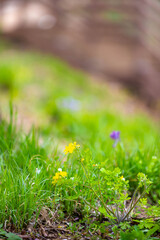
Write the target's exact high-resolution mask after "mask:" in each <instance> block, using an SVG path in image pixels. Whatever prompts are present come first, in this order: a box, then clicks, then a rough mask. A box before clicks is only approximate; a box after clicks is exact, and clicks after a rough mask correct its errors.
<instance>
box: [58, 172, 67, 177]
mask: <svg viewBox="0 0 160 240" xmlns="http://www.w3.org/2000/svg"><path fill="white" fill-rule="evenodd" d="M59 174H60V175H61V176H62V177H66V176H67V172H64V171H62V172H60V173H59Z"/></svg>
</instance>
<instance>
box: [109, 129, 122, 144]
mask: <svg viewBox="0 0 160 240" xmlns="http://www.w3.org/2000/svg"><path fill="white" fill-rule="evenodd" d="M110 138H112V139H113V140H114V141H115V142H114V144H113V147H116V145H117V143H118V141H119V140H120V131H113V132H112V133H111V134H110Z"/></svg>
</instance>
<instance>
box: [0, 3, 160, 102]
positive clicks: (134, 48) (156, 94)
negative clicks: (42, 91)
mask: <svg viewBox="0 0 160 240" xmlns="http://www.w3.org/2000/svg"><path fill="white" fill-rule="evenodd" d="M159 16H160V2H159V1H158V0H153V1H150V0H134V1H133V0H37V1H36V0H1V1H0V32H1V37H5V38H8V39H10V40H12V41H13V42H14V43H15V44H16V45H17V46H18V47H22V48H24V49H26V48H28V47H29V48H32V49H36V50H41V51H43V52H47V53H50V54H54V55H55V56H58V57H60V58H62V59H64V60H65V61H67V62H69V64H71V65H73V66H75V67H76V68H80V69H82V70H85V71H87V72H89V73H91V74H94V75H96V76H97V75H98V76H100V77H102V78H103V79H105V80H107V81H111V82H118V83H120V84H122V85H124V86H125V87H127V88H128V89H129V90H131V91H132V92H133V93H134V94H136V95H137V96H139V97H140V98H141V99H143V100H144V101H145V102H146V103H147V105H149V106H151V107H159V104H160V18H159Z"/></svg>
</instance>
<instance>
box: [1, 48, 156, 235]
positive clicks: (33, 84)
mask: <svg viewBox="0 0 160 240" xmlns="http://www.w3.org/2000/svg"><path fill="white" fill-rule="evenodd" d="M1 56H2V57H3V60H2V59H0V69H1V70H2V71H0V91H1V95H0V98H1V104H3V110H4V108H6V109H9V107H8V102H9V98H12V102H13V104H14V106H16V107H17V108H18V113H17V114H16V111H15V110H16V107H12V106H11V107H10V114H9V116H10V119H9V120H4V119H6V118H4V117H2V118H1V120H0V223H1V227H0V229H1V230H0V237H1V238H9V237H10V235H7V232H14V233H16V234H18V235H19V236H20V237H21V238H23V237H25V238H27V237H28V239H36V238H37V239H47V238H48V237H50V238H53V239H56V238H60V239H121V240H125V239H159V237H158V236H159V229H160V225H159V217H160V207H159V197H160V183H159V179H160V172H159V167H160V152H159V144H160V137H159V133H160V130H159V126H158V124H157V123H156V121H154V120H152V119H151V118H150V117H149V116H148V115H147V114H146V113H145V112H144V111H143V112H142V111H141V112H140V111H137V112H136V111H134V112H133V113H131V112H130V111H129V110H130V105H129V107H128V102H129V101H130V97H128V96H127V95H126V94H125V93H124V92H123V91H121V90H119V91H116V90H115V92H116V96H113V94H112V93H113V92H112V88H110V87H109V86H106V85H105V84H104V83H101V84H97V83H94V82H93V83H92V84H91V81H90V80H88V79H87V77H86V76H85V75H84V74H82V73H80V72H78V71H75V70H73V69H71V68H70V67H69V66H67V65H65V64H64V63H62V62H61V61H60V60H57V59H54V58H53V59H52V58H51V57H47V56H45V57H42V56H41V55H38V54H35V53H34V54H32V53H22V52H19V51H13V50H11V49H10V50H6V49H4V50H3V51H2V54H1ZM4 79H8V80H7V84H4V83H6V81H4ZM9 79H11V80H12V81H11V82H10V81H9ZM10 83H12V84H11V85H10ZM64 85H65V88H64V87H62V86H64ZM4 92H5V93H4ZM28 93H30V94H29V95H28ZM6 96H7V97H6ZM117 102H119V104H118V105H117ZM128 108H129V109H128ZM13 110H14V111H13ZM23 110H25V113H24V111H23ZM2 112H3V111H2ZM13 112H15V113H13ZM26 113H27V114H26ZM23 115H24V116H23ZM18 116H21V117H22V116H23V118H22V119H23V120H25V118H26V117H27V119H28V121H30V120H32V118H33V120H34V121H33V122H35V126H36V128H38V129H35V128H34V127H33V128H30V130H28V128H27V130H26V129H25V124H24V125H22V129H21V126H20V125H19V122H17V121H18V120H16V119H18ZM25 123H26V122H25ZM23 128H24V129H25V131H24V129H23ZM26 132H27V133H26ZM14 236H15V239H16V236H17V235H14ZM11 237H13V235H11Z"/></svg>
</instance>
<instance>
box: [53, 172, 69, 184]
mask: <svg viewBox="0 0 160 240" xmlns="http://www.w3.org/2000/svg"><path fill="white" fill-rule="evenodd" d="M66 176H67V172H65V171H61V172H56V174H55V176H54V177H53V178H52V179H53V181H52V184H56V183H57V182H58V180H59V179H61V178H62V177H63V178H64V177H66Z"/></svg>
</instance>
